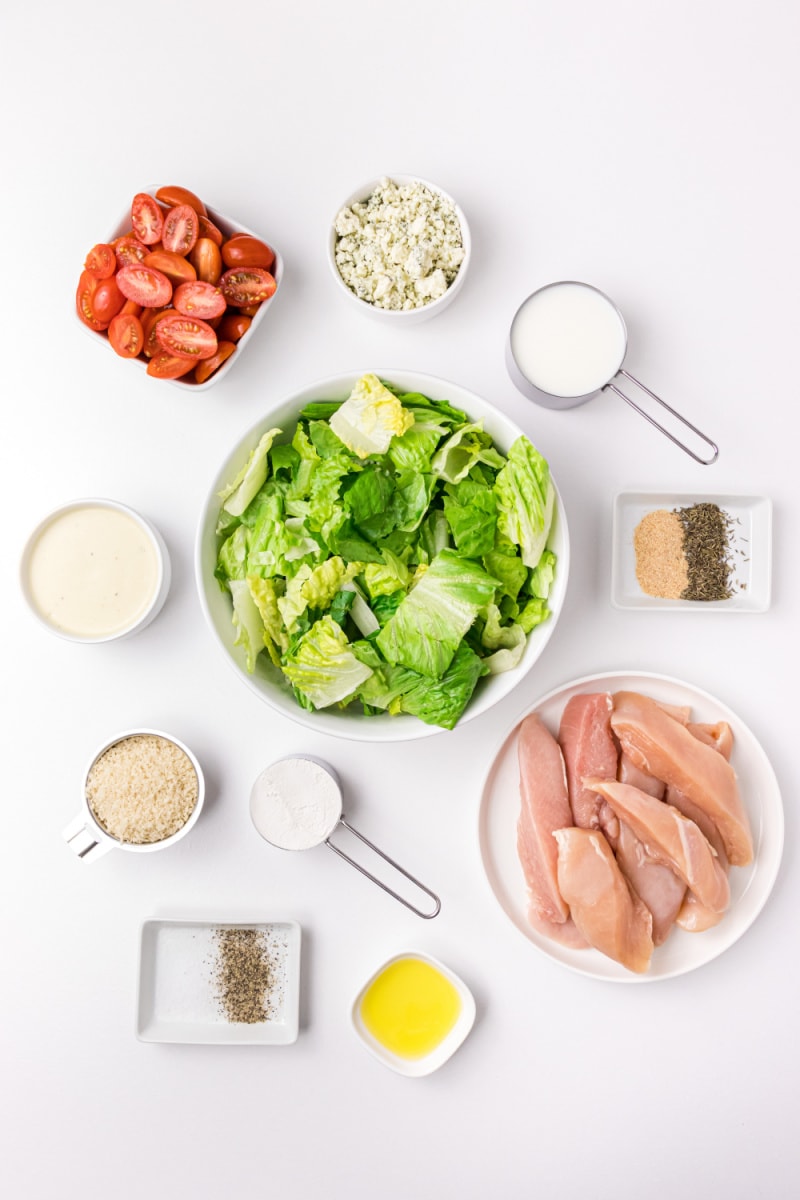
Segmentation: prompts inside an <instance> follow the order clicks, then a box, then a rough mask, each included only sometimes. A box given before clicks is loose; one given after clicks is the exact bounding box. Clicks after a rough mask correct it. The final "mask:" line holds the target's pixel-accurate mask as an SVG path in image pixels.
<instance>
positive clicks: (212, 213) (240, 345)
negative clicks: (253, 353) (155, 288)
mask: <svg viewBox="0 0 800 1200" xmlns="http://www.w3.org/2000/svg"><path fill="white" fill-rule="evenodd" d="M161 186H162V185H161V184H157V185H156V184H151V185H148V186H147V187H144V188H140V189H139V191H140V192H142V193H145V194H146V195H148V196H153V197H154V198H155V194H156V192H157V191H158V189H159V188H160V187H161ZM206 213H207V215H208V217H209V220H211V221H213V222H214V224H215V225H217V226H218V227H219V229H220V231H221V232H222V233H223V235H225V227H227V228H229V229H231V231H232V233H246V234H249V235H250V237H254V238H258V240H259V241H261V242H263V241H266V240H267V239H266V238H263V237H262V236H261V234H259V233H256V232H255V230H253V229H250V228H248V226H246V225H242V224H241V223H240V222H239V221H235V220H233V218H231V217H228V216H226V215H225V214H224V213H222V212H220V210H219V209H218V208H212V207H211V205H209V204H207V205H206ZM129 226H130V206H129V207H128V208H127V209H126V210H125V212H124V213H123V214H122V216H121V217H120V218H119V220H118V221H117V223H116V225H115V226H114V231H113V232H112V233H110V234H109V236H108V238H107V239H106V240H107V241H108V242H111V241H113V240H114V238H118V237H121V236H122V234H123V233H124V232H125V231H126V230H127V229H128V228H129ZM232 233H231V234H229V235H227V236H232ZM267 244H268V245H269V247H270V248H271V250H272V251H273V252H274V254H275V262H274V263H273V269H272V271H271V275H272V277H273V278H274V280H275V291H274V292H273V294H272V295H271V296H270V298H269V299H268V300H264V301H263V302H262V304H260V305H259V308H258V312H257V313H256V315H255V316H254V317H253V318H252V321H251V324H250V328H249V329H248V330H247V332H246V333H245V334H243V335H242V337H241V338H240V339H239V341H238V342H237V343H236V351H235V352H234V353H233V354H231V355H230V356H229V357H228V358H227V359H226V361H225V362H224V363H223V364H222V366H221V367H219V368H218V369H217V370H216V371H215V372H214V374H213V375H210V376H209V378H208V379H207V380H206V381H205V383H186V382H185V381H184V380H183V379H166V380H158V381H157V382H159V383H170V384H172V385H173V387H177V388H180V389H181V390H182V391H189V392H192V393H193V394H194V393H197V392H206V391H208V389H209V388H210V387H213V386H214V384H215V383H219V381H220V379H222V378H224V376H225V375H227V374H228V372H229V371H230V369H231V368H232V367H233V365H234V363H235V362H236V361H237V354H238V352H239V350H243V349H244V348H245V346H246V345H247V343H248V342H249V341H250V338H251V337H252V335H253V333H254V332H255V330H256V329H257V328H258V326H259V325H260V324H261V322H262V321H263V319H264V317H265V316H266V314H267V310H268V309H269V308H270V306H271V305H272V303H273V301H274V300H275V297H276V296H277V295H278V292H279V291H280V290H281V283H282V280H283V274H284V261H283V255H282V254H281V252H280V251H279V250H278V248H277V246H276V245H275V243H274V242H272V241H269V242H268V243H267ZM72 318H73V320H74V321H75V322H76V323H77V324H78V325H79V327H80V328H81V329H82V330H83V332H84V333H86V334H88V335H89V336H90V337H91V338H92V339H93V341H95V342H98V340H99V342H100V343H101V344H105V346H106V348H107V349H108V350H109V351H110V353H111V354H115V351H114V348H113V346H112V345H111V343H110V341H109V340H108V337H107V336H105V331H99V330H96V329H90V328H89V326H88V325H84V323H83V321H82V320H81V319H80V317H79V316H78V314H77V312H76V311H75V306H74V304H73V306H72ZM115 357H117V358H119V357H120V356H119V355H115ZM123 361H125V362H130V363H133V365H134V366H135V367H136V368H137V369H138V370H139V371H140V372H141V371H144V372H145V373H146V372H147V363H146V362H144V361H143V360H142V359H140V358H129V359H125V360H123Z"/></svg>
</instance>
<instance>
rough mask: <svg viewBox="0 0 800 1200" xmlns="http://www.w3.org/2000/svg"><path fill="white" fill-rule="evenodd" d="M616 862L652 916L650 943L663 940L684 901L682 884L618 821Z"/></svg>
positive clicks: (673, 873)
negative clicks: (651, 937)
mask: <svg viewBox="0 0 800 1200" xmlns="http://www.w3.org/2000/svg"><path fill="white" fill-rule="evenodd" d="M616 855H617V862H618V864H619V867H620V870H621V871H622V874H623V875H624V876H625V878H626V879H627V880H628V883H629V884H630V885H631V887H632V888H633V890H634V892H635V893H636V895H637V896H638V897H639V899H640V900H642V901H643V902H644V903H645V904H646V905H647V907H648V909H649V911H650V913H651V914H652V917H653V945H654V946H660V945H661V944H662V943H663V942H665V941H666V939H667V935H668V934H669V931H670V929H671V928H672V926H673V925H674V924H675V920H676V918H677V916H678V913H679V912H680V909H681V906H682V905H683V903H684V897H685V895H686V884H685V883H684V882H683V880H682V879H679V878H678V876H677V875H676V874H675V872H674V871H673V870H672V868H671V867H667V866H665V865H664V863H663V862H661V861H659V859H657V858H652V857H651V855H650V854H648V852H647V847H646V846H645V844H644V842H642V841H641V840H640V839H639V838H638V837H637V836H636V834H635V833H634V832H633V830H632V829H631V827H630V825H627V824H626V823H625V821H620V823H619V840H618V842H617V850H616Z"/></svg>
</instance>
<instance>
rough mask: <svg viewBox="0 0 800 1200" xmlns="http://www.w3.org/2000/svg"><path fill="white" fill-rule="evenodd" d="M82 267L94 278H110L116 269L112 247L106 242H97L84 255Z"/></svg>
mask: <svg viewBox="0 0 800 1200" xmlns="http://www.w3.org/2000/svg"><path fill="white" fill-rule="evenodd" d="M83 269H84V271H88V272H89V274H90V275H93V276H94V278H95V279H110V278H111V276H112V275H113V274H114V272H115V271H116V269H117V256H116V254H115V253H114V247H113V246H109V245H108V244H107V243H106V242H99V243H98V245H96V246H94V247H93V248H92V249H91V250H90V251H89V253H88V254H87V255H86V262H85V263H84V264H83Z"/></svg>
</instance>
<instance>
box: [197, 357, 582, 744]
mask: <svg viewBox="0 0 800 1200" xmlns="http://www.w3.org/2000/svg"><path fill="white" fill-rule="evenodd" d="M361 374H363V372H349V373H347V374H345V375H336V376H333V377H331V378H328V379H322V380H319V381H318V382H317V383H313V384H311V385H309V386H308V387H306V388H303V390H302V391H300V392H297V393H295V394H294V395H292V396H290V397H289V398H287V399H286V400H284V401H283V402H282V403H281V404H279V405H278V406H277V407H276V408H273V409H272V411H271V412H269V413H268V414H267V415H266V416H264V417H262V418H261V420H259V421H258V423H257V424H256V425H254V426H253V427H252V428H251V429H249V430H248V431H247V433H245V434H244V436H243V437H241V438H240V439H239V440H238V442H237V443H236V445H235V446H234V447H233V449H232V450H231V451H230V453H229V454H228V455H227V456H226V458H225V460H224V462H223V463H222V465H221V467H220V469H219V471H218V472H217V474H216V476H215V477H214V479H213V480H212V482H211V486H210V488H209V490H208V493H207V496H206V501H205V506H204V509H203V512H202V514H201V517H200V523H199V527H198V531H197V540H196V546H195V574H196V579H197V587H198V592H199V595H200V603H201V606H202V608H203V612H204V613H205V616H206V620H207V621H208V623H209V625H210V626H211V630H212V632H213V634H214V636H215V637H216V639H217V641H218V643H219V645H220V646H221V647H222V649H223V651H224V653H225V655H226V657H227V659H228V661H229V662H230V663H231V665H232V666H233V668H234V669H235V671H236V673H237V674H238V675H239V677H240V678H241V679H243V680H244V682H245V683H246V684H247V686H248V687H249V688H250V690H251V691H253V692H254V693H255V694H256V695H257V696H258V697H260V699H261V700H264V701H266V703H267V704H270V705H271V706H272V707H273V708H275V709H277V710H278V712H281V713H283V715H284V716H286V717H289V718H290V719H291V720H293V721H297V722H299V723H300V724H301V725H305V726H307V727H308V728H309V729H314V730H316V731H317V732H319V733H329V734H332V735H334V736H337V737H345V738H350V739H351V740H353V741H365V742H395V741H408V740H410V739H412V738H422V737H429V736H431V735H432V734H435V733H441V732H442V730H441V729H440V728H439V727H438V726H435V725H426V724H424V723H423V722H422V721H419V720H417V718H416V717H412V716H409V715H407V714H400V715H399V716H395V717H393V716H390V715H389V714H388V713H382V714H380V715H377V716H370V717H366V716H364V715H363V714H362V713H359V712H357V711H356V710H355V708H353V709H352V710H350V711H348V710H346V709H345V710H341V709H338V708H332V709H324V710H319V711H317V712H307V711H306V710H305V709H303V708H301V707H300V706H299V705H298V704H297V702H296V700H295V699H294V696H293V694H292V691H291V689H290V687H289V685H288V682H287V681H286V679H285V678H284V676H283V675H282V674H281V672H280V671H278V670H277V669H276V668H275V667H274V666H273V665H272V663H271V662H270V661H269V659H268V657H267V655H266V654H260V655H259V657H258V660H257V662H256V670H255V672H254V673H253V674H252V675H251V674H249V673H248V671H247V668H246V666H245V654H244V651H243V647H241V646H234V644H233V643H234V638H235V634H236V631H235V629H234V627H233V624H232V619H231V612H232V609H231V601H230V596H229V595H228V593H227V592H224V591H223V590H222V588H221V587H220V586H219V583H218V582H217V579H216V578H215V576H214V567H215V565H216V561H217V535H216V526H217V519H218V516H219V511H220V500H219V493H220V491H221V490H222V489H223V488H224V487H225V486H226V484H228V483H229V482H230V481H231V480H232V479H234V478H235V477H236V475H237V473H238V472H239V470H240V468H241V466H242V464H243V463H244V462H246V460H247V457H248V455H249V454H250V451H251V450H252V449H253V447H254V446H255V445H256V444H257V443H258V440H259V438H260V437H261V435H262V434H263V433H264V432H265V431H266V430H268V429H271V428H272V427H273V426H277V427H279V428H280V429H282V430H283V431H284V433H288V434H289V435H291V433H292V432H293V430H294V426H295V418H296V414H297V413H298V412H299V411H300V409H302V408H303V406H304V405H306V404H308V403H310V402H311V401H312V400H323V399H327V400H335V399H342V400H344V399H346V397H347V396H348V395H349V394H350V392H351V391H352V388H353V386H354V384H355V382H356V380H357V379H358V378H359V377H360V375H361ZM375 374H377V375H378V376H380V378H382V379H387V380H389V381H390V382H392V383H395V384H397V385H398V386H399V387H402V388H405V389H407V390H408V391H416V392H422V393H423V395H426V396H431V397H433V398H434V399H439V400H442V399H446V400H449V401H450V402H451V403H452V404H454V405H455V406H456V407H458V408H460V409H462V410H463V411H464V412H466V413H467V414H468V415H469V416H471V417H472V418H473V419H475V420H483V422H484V429H485V430H486V432H487V433H489V434H490V435H491V436H492V438H493V440H494V442H495V443H496V445H497V446H498V448H499V449H500V450H501V451H507V450H508V449H509V447H510V445H511V443H512V442H513V441H514V440H515V439H516V438H517V437H519V436H520V434H521V432H522V431H521V430H520V429H519V428H518V427H517V426H516V425H515V424H514V423H513V422H512V421H511V420H509V418H508V417H506V416H505V415H504V414H503V413H501V412H500V411H499V410H498V409H496V408H494V407H493V406H492V405H491V404H489V403H488V402H487V401H486V400H483V399H481V398H480V397H479V396H477V395H475V393H473V392H469V391H467V389H466V388H463V387H459V385H458V384H455V383H448V382H446V381H445V380H443V379H438V378H436V377H435V376H433V375H423V374H421V373H419V372H416V371H404V370H394V369H391V368H387V369H385V370H383V369H376V370H375ZM534 440H535V439H534ZM556 509H557V511H556V517H555V519H554V522H553V528H552V531H551V534H550V539H549V545H550V546H551V547H552V549H553V550H554V551H555V553H556V555H557V556H558V566H557V570H556V577H555V581H554V584H553V589H552V592H551V596H550V599H549V604H550V608H551V610H552V612H551V616H550V617H549V618H548V620H547V621H545V622H544V623H543V624H542V625H539V626H537V627H536V628H535V629H534V630H533V631H532V633H531V634H530V636H529V637H528V641H527V644H526V647H525V652H524V654H523V657H522V661H521V662H520V664H519V665H518V666H517V667H516V669H514V670H511V671H506V672H504V673H502V674H499V675H491V676H487V677H485V678H483V679H480V680H479V681H478V686H477V687H476V689H475V692H474V694H473V696H472V699H471V700H470V703H469V704H468V706H467V709H466V711H465V713H464V715H463V716H462V717H461V720H460V722H459V725H463V724H464V723H465V722H466V721H471V720H473V719H474V718H475V717H478V716H480V715H481V713H484V712H486V711H487V710H488V709H489V708H491V707H492V705H493V704H496V703H497V702H498V701H499V700H502V699H503V697H504V696H506V695H508V693H509V692H510V691H511V690H512V689H513V688H514V687H515V686H516V685H517V684H518V683H519V682H520V681H521V680H522V679H523V678H524V676H525V675H526V674H527V673H528V671H530V670H531V668H532V667H533V665H534V663H535V662H536V660H537V659H538V658H539V655H540V654H541V653H542V651H543V650H544V648H545V646H546V645H547V643H548V641H549V640H550V637H551V636H552V633H553V630H554V629H555V626H556V623H557V621H558V618H559V615H560V613H561V609H562V607H563V604H564V597H565V594H566V589H567V580H568V576H569V532H568V529H567V520H566V515H565V513H564V505H563V503H562V500H561V496H560V494H558V489H557V488H556Z"/></svg>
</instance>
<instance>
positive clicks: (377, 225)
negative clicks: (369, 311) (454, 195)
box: [334, 177, 464, 312]
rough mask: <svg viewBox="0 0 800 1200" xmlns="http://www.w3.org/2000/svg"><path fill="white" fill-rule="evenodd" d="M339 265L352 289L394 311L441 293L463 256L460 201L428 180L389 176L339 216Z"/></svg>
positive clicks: (421, 304) (418, 304) (419, 305)
mask: <svg viewBox="0 0 800 1200" xmlns="http://www.w3.org/2000/svg"><path fill="white" fill-rule="evenodd" d="M334 228H335V231H336V246H335V258H336V266H337V268H338V270H339V274H340V275H341V277H342V279H343V280H344V282H345V283H346V284H347V286H348V287H349V288H350V290H351V291H352V292H353V293H354V294H355V295H356V296H357V297H358V298H359V300H365V301H366V302H367V303H368V304H374V305H375V307H376V308H384V309H388V310H390V311H394V312H408V311H410V310H412V309H415V308H423V307H424V306H425V305H426V304H430V303H432V301H434V300H438V299H440V297H442V296H443V295H444V294H445V292H446V291H447V289H448V287H450V285H451V284H452V282H453V280H454V279H455V277H456V275H457V274H458V270H459V267H460V266H461V264H462V262H463V261H464V243H463V237H462V232H461V223H460V221H459V219H458V214H457V213H456V210H455V205H454V204H453V203H452V202H451V201H450V200H447V199H445V197H444V196H442V195H440V194H439V193H438V192H434V191H432V190H431V189H430V188H428V187H426V186H425V184H423V183H407V184H397V183H394V182H393V181H392V180H391V179H387V178H386V177H384V178H383V179H381V181H380V183H379V185H378V187H377V188H376V189H375V191H374V192H372V194H371V195H370V196H368V197H367V199H366V200H361V201H357V202H356V203H355V204H352V205H350V206H349V207H348V208H343V209H342V210H341V212H340V213H339V214H338V216H337V217H336V220H335V222H334Z"/></svg>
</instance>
